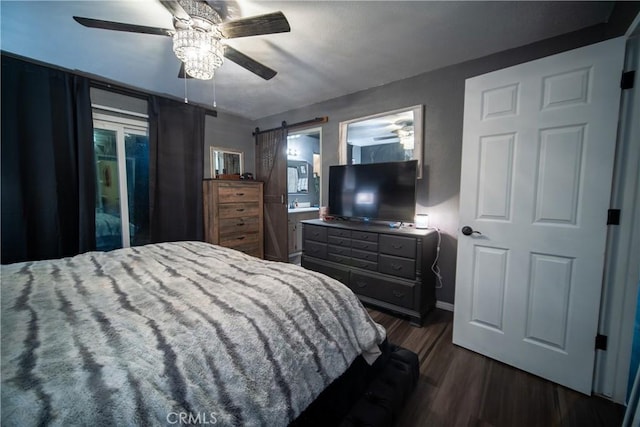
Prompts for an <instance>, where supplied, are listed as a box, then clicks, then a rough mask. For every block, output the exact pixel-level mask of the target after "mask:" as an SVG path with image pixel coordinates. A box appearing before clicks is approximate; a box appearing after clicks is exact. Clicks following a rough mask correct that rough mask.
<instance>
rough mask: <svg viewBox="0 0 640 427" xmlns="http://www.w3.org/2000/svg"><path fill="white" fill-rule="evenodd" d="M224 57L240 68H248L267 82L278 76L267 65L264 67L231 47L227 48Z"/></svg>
mask: <svg viewBox="0 0 640 427" xmlns="http://www.w3.org/2000/svg"><path fill="white" fill-rule="evenodd" d="M224 57H225V58H227V59H228V60H229V61H233V62H235V63H236V64H238V65H239V66H241V67H243V68H246V69H247V70H249V71H251V72H252V73H254V74H257V75H258V76H260V77H262V78H263V79H265V80H270V79H272V78H273V77H274V76H275V75H276V74H278V73H277V72H276V71H275V70H272V69H271V68H269V67H267V66H266V65H262V64H261V63H259V62H258V61H256V60H255V59H251V58H249V57H248V56H247V55H245V54H244V53H241V52H238V51H237V50H235V49H234V48H232V47H231V46H225V49H224Z"/></svg>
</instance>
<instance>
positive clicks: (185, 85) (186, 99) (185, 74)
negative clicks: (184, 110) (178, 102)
mask: <svg viewBox="0 0 640 427" xmlns="http://www.w3.org/2000/svg"><path fill="white" fill-rule="evenodd" d="M184 103H185V104H188V103H189V98H187V73H186V72H185V73H184Z"/></svg>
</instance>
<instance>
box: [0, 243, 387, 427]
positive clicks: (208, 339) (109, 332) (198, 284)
mask: <svg viewBox="0 0 640 427" xmlns="http://www.w3.org/2000/svg"><path fill="white" fill-rule="evenodd" d="M1 272H2V275H1V279H2V283H1V291H2V294H1V297H2V298H1V300H2V313H1V315H2V323H1V327H2V349H1V355H2V390H1V395H2V424H3V425H7V426H8V425H20V426H29V425H36V424H51V425H60V426H63V425H64V426H67V425H87V426H88V425H92V426H95V425H110V426H115V425H185V424H192V425H193V424H202V425H224V426H227V425H238V426H286V425H287V424H288V423H289V422H290V421H292V420H293V419H295V417H296V416H298V415H299V414H300V413H301V412H302V411H303V410H304V409H305V408H306V406H307V405H308V404H309V403H311V402H312V401H313V400H314V399H315V398H316V397H317V396H318V395H319V394H320V392H321V391H322V390H323V389H324V388H325V387H326V386H327V385H328V384H330V383H331V382H332V381H333V380H334V379H335V378H337V377H338V376H340V375H341V374H342V373H343V372H344V371H345V370H346V369H347V367H348V366H349V365H350V364H351V362H352V361H353V360H354V359H355V358H356V357H357V356H358V355H359V354H362V353H368V352H369V353H371V354H375V351H376V350H377V344H378V343H380V342H382V340H383V339H384V335H385V331H384V329H383V328H382V327H381V326H379V325H377V324H375V323H374V322H373V321H372V320H371V319H370V318H369V316H368V314H367V313H366V311H365V310H364V309H363V308H362V306H361V304H360V302H359V301H358V299H357V298H356V297H355V296H354V295H353V293H352V292H351V291H350V290H349V289H347V288H346V287H345V286H343V285H342V284H340V283H339V282H337V281H334V280H333V279H330V278H328V277H326V276H323V275H321V274H318V273H314V272H310V271H307V270H304V269H302V268H301V267H298V266H294V265H290V264H283V263H275V262H268V261H262V260H259V259H257V258H253V257H250V256H247V255H245V254H243V253H240V252H237V251H233V250H231V249H227V248H222V247H219V246H214V245H209V244H206V243H202V242H176V243H162V244H156V245H147V246H141V247H136V248H127V249H120V250H116V251H112V252H107V253H102V252H90V253H86V254H82V255H78V256H75V257H72V258H64V259H61V260H49V261H37V262H27V263H20V264H11V265H5V266H2V270H1Z"/></svg>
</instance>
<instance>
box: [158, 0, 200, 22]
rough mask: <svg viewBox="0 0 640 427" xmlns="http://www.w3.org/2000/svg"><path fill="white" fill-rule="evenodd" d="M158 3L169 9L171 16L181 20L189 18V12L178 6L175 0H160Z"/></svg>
mask: <svg viewBox="0 0 640 427" xmlns="http://www.w3.org/2000/svg"><path fill="white" fill-rule="evenodd" d="M194 1H195V0H194ZM160 3H162V5H163V6H164V7H165V8H166V9H167V10H168V11H169V12H171V14H172V15H173V16H175V17H176V18H178V19H181V20H183V21H188V20H189V19H191V17H190V16H189V14H188V13H187V12H186V11H185V10H184V9H183V8H182V6H180V3H178V2H177V1H176V0H160Z"/></svg>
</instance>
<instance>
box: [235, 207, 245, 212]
mask: <svg viewBox="0 0 640 427" xmlns="http://www.w3.org/2000/svg"><path fill="white" fill-rule="evenodd" d="M236 212H244V208H237V209H236Z"/></svg>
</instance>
